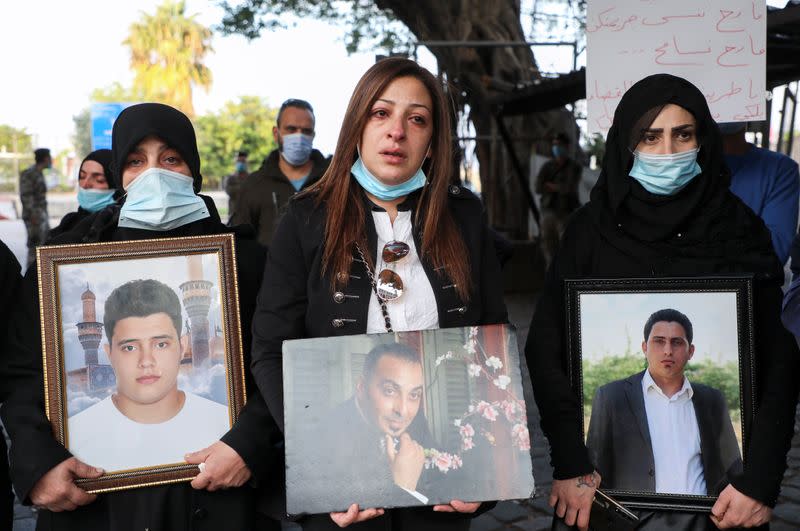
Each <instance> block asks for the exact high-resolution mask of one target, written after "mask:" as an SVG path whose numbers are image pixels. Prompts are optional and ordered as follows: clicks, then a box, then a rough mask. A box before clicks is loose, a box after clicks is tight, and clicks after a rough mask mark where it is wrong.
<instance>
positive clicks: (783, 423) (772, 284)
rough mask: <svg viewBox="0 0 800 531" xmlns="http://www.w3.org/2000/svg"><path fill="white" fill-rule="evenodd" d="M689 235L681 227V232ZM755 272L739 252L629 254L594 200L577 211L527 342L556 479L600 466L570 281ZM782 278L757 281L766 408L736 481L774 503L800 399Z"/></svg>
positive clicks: (758, 350) (758, 358)
mask: <svg viewBox="0 0 800 531" xmlns="http://www.w3.org/2000/svg"><path fill="white" fill-rule="evenodd" d="M682 237H684V236H682V235H681V234H677V235H675V237H674V238H676V239H681V238H682ZM751 271H752V270H750V269H748V266H747V265H743V264H741V263H740V262H738V261H737V260H736V259H735V258H729V259H719V260H716V261H713V260H710V259H708V258H695V257H692V256H686V255H681V254H678V253H673V254H672V255H670V256H663V255H661V254H659V253H656V254H653V255H644V254H642V255H636V256H633V255H630V254H627V253H626V252H624V251H622V250H621V249H620V248H618V247H616V246H615V245H614V244H612V243H611V242H609V241H608V239H606V238H605V237H604V235H603V233H601V232H600V230H599V229H598V227H597V225H596V223H595V221H594V219H593V218H592V216H591V214H590V211H589V207H588V206H584V207H582V208H580V209H579V210H578V211H577V212H575V214H574V215H573V217H572V219H571V221H570V223H569V225H568V226H567V228H566V230H565V232H564V236H563V239H562V243H561V248H560V250H559V253H558V254H557V255H556V257H555V259H554V261H553V264H552V265H551V267H550V270H549V271H548V273H547V278H546V281H545V285H544V289H543V291H542V294H541V296H540V298H539V301H538V304H537V306H536V310H535V312H534V315H533V320H532V322H531V327H530V332H529V335H528V341H527V344H526V346H525V356H526V359H527V362H528V367H529V369H530V371H531V380H532V382H533V390H534V395H535V396H536V402H537V404H538V406H539V411H540V414H541V419H542V420H541V422H542V428H543V430H544V432H545V434H546V435H547V437H548V439H549V440H550V446H551V457H552V464H553V467H554V474H553V475H554V477H555V478H557V479H568V478H572V477H576V476H580V475H583V474H588V473H590V472H591V471H592V470H593V464H592V462H591V460H590V458H589V455H588V452H587V449H586V446H585V445H584V441H583V438H582V436H581V422H582V420H581V404H580V399H579V397H578V396H577V395H576V394H575V393H574V392H573V391H572V388H571V387H570V382H569V378H568V377H567V373H566V355H565V349H566V338H565V328H566V324H565V322H564V320H565V317H564V316H565V315H566V314H565V309H564V298H563V294H564V288H563V280H564V279H565V278H592V277H594V278H625V277H629V278H630V277H636V278H641V277H654V278H658V277H697V276H702V275H707V276H708V275H724V274H735V273H749V272H751ZM781 280H782V279H781V278H776V277H775V276H772V275H771V274H769V273H763V274H761V275H758V276H756V278H755V281H754V289H753V292H754V293H753V302H754V312H753V314H754V316H755V322H754V325H755V334H754V335H755V345H754V346H755V362H756V372H757V375H758V380H757V386H758V392H759V394H758V396H757V397H756V405H757V408H758V412H757V414H756V418H755V422H754V423H753V425H752V427H751V429H750V435H749V437H750V439H749V442H750V445H749V450H748V453H747V455H746V456H744V459H745V467H744V474H743V475H741V476H739V477H735V478H733V480H732V481H731V483H732V484H733V485H734V487H735V488H736V489H737V490H739V491H740V492H742V493H743V494H746V495H748V496H750V497H752V498H755V499H756V500H759V501H761V502H763V503H766V504H768V505H771V506H773V505H775V502H776V500H777V496H778V491H779V488H780V482H781V478H782V477H783V472H784V470H785V468H786V452H787V451H788V449H789V444H790V441H791V438H792V435H793V433H794V418H795V415H794V411H795V406H796V404H797V376H796V375H797V372H798V351H797V345H796V344H795V342H794V339H793V338H792V336H791V335H790V334H789V333H788V332H787V331H786V330H785V329H784V328H783V326H782V325H781V322H780V308H781V296H782V295H781V290H780V285H781Z"/></svg>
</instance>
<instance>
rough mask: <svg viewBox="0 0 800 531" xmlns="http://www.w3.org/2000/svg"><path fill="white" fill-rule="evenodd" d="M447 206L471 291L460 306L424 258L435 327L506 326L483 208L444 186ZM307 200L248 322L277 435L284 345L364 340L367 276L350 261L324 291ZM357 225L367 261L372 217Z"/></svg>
mask: <svg viewBox="0 0 800 531" xmlns="http://www.w3.org/2000/svg"><path fill="white" fill-rule="evenodd" d="M418 196H419V194H418V193H414V194H411V195H410V196H409V198H408V199H407V200H406V201H405V202H404V203H402V204H401V205H399V206H398V209H399V210H410V209H413V208H414V207H415V205H416V201H417V198H418ZM364 200H365V201H366V197H365V198H364ZM448 200H449V205H448V206H449V208H450V211H451V213H452V215H453V217H454V218H455V222H456V225H457V226H458V227H459V228H460V229H461V234H462V236H463V238H464V242H465V243H466V248H467V249H468V251H469V257H468V259H469V261H470V267H471V273H472V285H473V288H472V290H471V299H470V300H469V302H468V303H464V302H463V301H461V300H460V299H459V298H458V296H457V294H456V292H455V290H454V289H453V286H452V284H451V283H450V282H449V281H448V280H447V278H446V277H445V276H441V275H440V274H439V273H438V272H437V271H434V269H433V267H432V266H431V265H430V264H429V263H427V262H426V261H425V260H424V259H423V261H422V263H423V267H424V268H425V272H426V273H427V276H428V280H429V281H430V283H431V286H432V287H433V292H434V296H435V298H436V306H437V309H438V312H439V326H440V328H449V327H461V326H470V325H482V324H494V323H505V322H507V320H508V318H507V314H506V309H505V304H504V302H503V282H502V277H501V274H500V267H499V265H498V263H497V255H496V253H495V249H494V241H493V239H492V237H491V236H490V234H489V228H488V226H487V224H486V222H485V219H484V217H483V212H482V205H481V203H480V201H479V200H478V198H477V197H475V195H473V194H472V193H471V192H470V191H468V190H467V189H466V188H462V187H458V186H451V187H450V193H449V194H448ZM314 201H315V200H314V197H312V196H305V197H300V198H296V199H295V200H293V201H291V202H290V203H289V207H288V210H287V212H286V215H285V216H284V218H283V220H282V221H281V223H280V225H279V227H278V230H277V231H276V233H275V238H274V239H273V240H272V244H271V245H270V252H269V256H268V258H267V266H266V268H265V270H264V280H263V282H262V285H261V292H260V293H259V297H258V306H257V308H256V314H255V317H254V318H253V350H252V352H253V353H252V357H253V364H252V370H253V375H254V377H255V379H256V383H257V384H258V387H259V389H260V390H261V393H262V394H263V395H264V398H265V400H266V402H267V405H268V406H269V409H270V412H271V413H272V414H273V416H274V418H275V419H276V421H277V423H278V425H279V426H280V427H281V429H282V428H283V379H282V357H281V346H282V343H283V341H284V340H287V339H299V338H310V337H331V336H345V335H354V334H363V333H365V332H366V329H367V312H368V307H369V300H370V295H371V293H372V287H371V285H370V281H369V278H368V277H367V274H366V272H365V269H364V266H363V264H362V263H361V262H358V261H355V260H354V261H353V264H352V266H351V269H350V271H349V276H350V280H349V282H348V284H347V285H346V287H345V288H344V289H343V291H342V292H341V293H339V292H336V293H334V292H332V291H331V288H330V278H329V277H324V276H323V275H322V271H321V269H322V253H323V232H324V224H325V210H324V206H320V207H319V208H317V207H315V203H314ZM370 204H371V203H370ZM373 208H377V207H374V206H373ZM412 219H413V216H412ZM364 223H365V225H366V231H367V240H368V246H369V248H368V249H365V250H364V252H365V253H372V254H373V256H374V255H375V253H376V245H377V233H376V231H375V226H374V224H373V220H372V216H367V219H366V220H364ZM414 238H415V244H416V246H417V248H418V249H419V248H421V241H420V239H419V228H418V227H415V229H414ZM354 253H355V251H354ZM354 256H355V254H354ZM279 496H282V493H281V494H279ZM420 514H423V516H422V519H423V521H426V522H428V523H429V524H430V523H431V521H432V519H438V518H440V517H441V520H442V521H446V520H448V519H449V518H450V517H448V516H445V515H444V514H439V513H433V512H431V511H430V509H426V510H425V512H424V513H420ZM425 515H427V516H425ZM325 518H327V516H325ZM426 518H428V520H425V519H426ZM423 525H424V524H423Z"/></svg>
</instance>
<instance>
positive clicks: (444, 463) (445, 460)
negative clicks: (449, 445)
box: [434, 452, 453, 473]
mask: <svg viewBox="0 0 800 531" xmlns="http://www.w3.org/2000/svg"><path fill="white" fill-rule="evenodd" d="M434 463H435V464H436V468H438V469H439V470H440V471H442V472H445V473H447V471H448V470H450V468H451V467H452V465H453V458H452V457H451V456H450V454H448V453H445V452H440V453H439V454H438V455H437V456H436V460H435V461H434Z"/></svg>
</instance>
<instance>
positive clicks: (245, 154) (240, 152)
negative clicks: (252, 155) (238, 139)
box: [236, 150, 248, 157]
mask: <svg viewBox="0 0 800 531" xmlns="http://www.w3.org/2000/svg"><path fill="white" fill-rule="evenodd" d="M247 155H248V153H247V151H244V150H240V151H239V153H237V154H236V156H237V157H247Z"/></svg>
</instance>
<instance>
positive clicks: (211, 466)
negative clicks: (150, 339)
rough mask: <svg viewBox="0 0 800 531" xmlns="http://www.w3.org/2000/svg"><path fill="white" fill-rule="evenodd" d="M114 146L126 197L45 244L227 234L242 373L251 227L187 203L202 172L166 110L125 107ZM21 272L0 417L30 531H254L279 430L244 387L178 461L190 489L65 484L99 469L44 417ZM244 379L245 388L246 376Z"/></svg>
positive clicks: (31, 307) (34, 322)
mask: <svg viewBox="0 0 800 531" xmlns="http://www.w3.org/2000/svg"><path fill="white" fill-rule="evenodd" d="M112 145H113V146H112V147H113V149H112V151H113V158H112V173H113V176H114V178H115V179H117V182H119V183H120V185H121V186H122V187H123V188H124V189H125V191H126V195H125V197H123V198H121V200H120V201H119V202H118V203H114V204H111V205H109V206H107V207H106V208H104V209H103V210H101V211H99V212H97V213H95V214H93V215H91V216H89V217H88V218H86V219H85V220H83V221H82V222H80V223H78V224H77V225H76V226H75V227H74V228H73V229H72V230H69V231H67V232H65V233H63V234H62V235H61V236H59V237H58V238H56V241H55V243H82V242H110V241H119V240H140V239H146V238H158V237H181V236H195V235H209V234H220V233H229V232H233V233H234V235H235V237H236V254H237V256H236V258H237V260H236V267H237V274H238V282H239V293H240V317H241V327H242V333H243V340H242V344H243V346H244V355H245V359H244V363H245V364H246V366H247V365H249V350H250V349H249V347H250V322H251V319H252V314H253V310H254V307H255V295H256V293H258V289H259V285H260V281H261V274H262V271H263V265H264V259H265V250H264V248H263V247H261V246H260V245H258V243H257V242H256V240H255V234H254V233H253V231H252V230H247V229H249V227H248V228H229V227H226V226H225V225H223V224H222V222H221V221H220V219H219V215H218V214H217V211H216V209H215V208H213V202H211V200H210V199H208V198H205V197H202V196H198V195H196V193H197V192H198V191H199V190H200V187H201V184H202V176H201V174H200V157H199V155H198V152H197V144H196V141H195V134H194V129H193V127H192V124H191V122H190V121H189V119H188V118H187V117H186V116H185V115H183V114H182V113H181V112H179V111H177V110H176V109H173V108H172V107H169V106H166V105H161V104H155V103H145V104H141V105H135V106H132V107H129V108H127V109H126V110H125V111H123V112H122V113H121V114H120V116H119V117H118V119H117V121H116V122H115V124H114V130H113V135H112ZM165 190H169V192H170V193H169V194H167V193H164V192H165ZM29 271H32V273H31V274H28V275H27V276H26V278H25V281H24V285H23V289H24V291H23V293H22V296H21V297H20V299H21V305H22V307H21V308H20V310H19V311H18V313H17V315H16V316H15V321H14V326H12V327H11V330H13V331H14V337H13V338H12V341H11V345H10V348H9V349H8V356H9V357H10V361H9V363H10V365H11V366H13V367H14V368H15V370H16V372H15V376H16V377H15V379H14V381H13V382H12V383H13V384H14V385H15V387H14V390H13V391H12V394H11V396H10V397H9V398H8V400H7V401H6V403H5V404H3V409H2V414H3V421H4V423H5V425H6V427H7V428H8V431H9V433H10V435H11V439H12V449H11V460H12V462H13V463H14V469H13V473H12V476H13V477H12V480H13V482H14V487H15V490H16V492H17V495H18V496H19V498H20V499H21V500H22V501H23V503H33V504H35V505H38V506H39V507H40V508H41V509H42V510H40V511H39V517H38V525H37V529H40V530H42V529H54V530H55V529H58V530H104V531H105V530H128V529H151V530H156V529H158V530H189V529H192V530H199V529H209V530H210V529H215V530H216V529H237V530H239V529H243V530H250V529H255V524H254V518H255V500H254V492H255V491H254V490H253V489H252V488H251V487H250V486H248V485H247V484H246V483H247V482H248V481H256V480H258V481H259V482H265V483H269V474H270V467H271V464H272V462H271V459H272V458H273V456H274V453H275V452H274V451H273V445H274V444H275V443H276V440H275V439H274V437H275V436H276V434H277V436H278V437H279V432H278V430H277V426H276V425H275V423H274V421H273V420H272V418H271V417H270V415H269V412H268V410H267V408H266V405H265V404H264V401H263V399H261V395H260V393H258V391H257V388H256V386H255V384H254V383H252V382H250V381H248V382H247V386H248V389H250V390H254V391H255V392H254V393H252V394H251V395H250V397H249V399H248V402H247V405H246V406H245V407H244V409H243V410H242V411H241V414H240V416H239V418H238V420H237V421H236V423H235V424H234V426H233V427H232V428H231V430H230V431H229V432H228V433H226V434H225V435H224V436H223V437H222V438H221V440H220V441H218V442H216V443H214V444H213V445H211V446H209V447H208V448H205V449H202V450H201V449H199V448H187V449H186V451H187V452H193V451H195V450H199V451H196V452H194V453H193V454H191V455H189V456H188V457H187V461H188V462H190V463H195V464H199V463H201V462H204V463H205V471H204V472H201V473H200V475H198V476H197V477H196V478H195V479H194V480H193V481H192V483H191V484H189V483H180V484H175V485H166V486H159V487H147V488H141V489H135V490H128V491H122V492H115V493H108V494H101V495H98V496H93V495H89V494H87V493H86V492H84V491H83V490H82V489H80V488H79V487H78V486H77V485H75V480H76V479H78V478H81V477H96V476H97V475H98V474H99V472H98V471H97V470H95V469H94V468H93V467H91V466H90V465H91V463H88V464H84V463H82V462H80V461H78V460H77V459H76V458H75V457H73V456H72V455H71V454H70V453H69V451H68V450H67V449H66V448H65V447H64V446H62V445H61V444H60V443H58V442H57V441H56V440H55V438H54V437H53V434H52V430H51V429H50V424H49V422H48V420H47V417H46V416H45V410H44V402H43V400H44V397H43V393H42V389H43V384H42V369H41V350H40V349H41V346H40V345H41V343H40V340H39V337H40V324H39V318H38V314H39V309H38V297H37V284H36V268H35V267H34V268H31V269H30V270H29ZM247 377H248V380H249V371H248V373H247ZM278 440H279V439H278ZM212 491H213V492H212Z"/></svg>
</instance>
